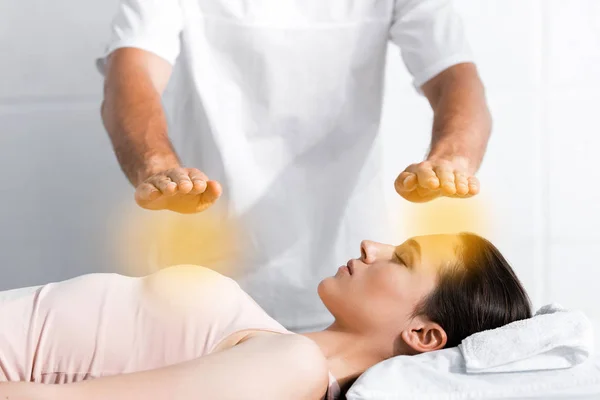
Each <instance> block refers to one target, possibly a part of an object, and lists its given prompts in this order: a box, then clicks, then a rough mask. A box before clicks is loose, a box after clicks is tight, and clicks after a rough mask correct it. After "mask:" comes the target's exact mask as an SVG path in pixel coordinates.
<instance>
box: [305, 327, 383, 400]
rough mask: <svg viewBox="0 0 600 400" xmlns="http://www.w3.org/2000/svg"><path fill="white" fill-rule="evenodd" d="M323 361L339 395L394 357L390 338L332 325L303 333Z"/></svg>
mask: <svg viewBox="0 0 600 400" xmlns="http://www.w3.org/2000/svg"><path fill="white" fill-rule="evenodd" d="M303 336H306V337H308V338H309V339H311V340H313V341H314V342H315V343H317V345H318V346H319V347H320V348H321V351H322V352H323V354H324V355H325V357H327V362H328V365H329V371H330V372H331V374H332V375H333V376H335V378H336V379H337V381H338V384H339V385H340V388H341V389H342V392H345V390H347V388H348V387H349V386H350V385H351V384H352V383H353V382H354V381H355V380H356V378H358V377H359V376H360V375H361V374H362V373H363V372H365V371H366V370H367V369H368V368H370V367H372V366H373V365H375V364H377V363H379V362H381V361H383V360H386V359H388V358H390V357H392V356H393V355H394V339H393V338H387V339H386V338H377V337H376V335H374V334H368V335H367V334H366V333H356V332H350V331H348V330H345V329H344V328H343V327H342V326H340V325H339V324H337V323H334V324H333V325H331V326H330V327H329V328H327V329H325V330H323V331H319V332H310V333H304V334H303Z"/></svg>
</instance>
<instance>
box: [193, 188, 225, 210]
mask: <svg viewBox="0 0 600 400" xmlns="http://www.w3.org/2000/svg"><path fill="white" fill-rule="evenodd" d="M222 192H223V189H222V188H221V184H219V182H217V181H208V182H207V183H206V190H205V191H204V193H202V194H200V201H199V203H198V207H197V209H196V212H201V211H204V210H206V209H207V208H209V207H210V206H212V205H213V203H214V202H215V201H217V199H218V198H219V197H221V193H222Z"/></svg>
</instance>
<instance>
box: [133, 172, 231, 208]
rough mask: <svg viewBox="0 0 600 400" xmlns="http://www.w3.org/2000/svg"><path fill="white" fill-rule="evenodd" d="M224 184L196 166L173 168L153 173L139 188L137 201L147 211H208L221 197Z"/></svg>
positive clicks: (136, 192)
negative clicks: (209, 177)
mask: <svg viewBox="0 0 600 400" xmlns="http://www.w3.org/2000/svg"><path fill="white" fill-rule="evenodd" d="M221 192H222V189H221V185H220V184H219V183H218V182H216V181H210V180H208V178H207V176H206V175H204V173H202V172H201V171H199V170H197V169H195V168H173V169H169V170H166V171H163V172H160V173H157V174H154V175H152V176H150V177H149V178H148V179H146V180H145V181H143V182H142V183H141V184H140V185H138V187H137V188H136V191H135V201H136V202H137V204H138V205H139V206H140V207H142V208H145V209H147V210H171V211H175V212H178V213H181V214H193V213H198V212H201V211H204V210H206V209H207V208H208V207H210V206H212V205H213V203H214V202H215V201H217V199H218V198H219V197H220V196H221Z"/></svg>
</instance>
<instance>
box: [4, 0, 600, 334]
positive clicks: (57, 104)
mask: <svg viewBox="0 0 600 400" xmlns="http://www.w3.org/2000/svg"><path fill="white" fill-rule="evenodd" d="M117 3H118V0H104V1H101V2H81V1H74V0H59V1H52V2H48V1H41V0H20V1H18V2H15V1H12V0H0V171H1V172H0V176H1V177H2V178H0V201H1V202H2V203H1V205H2V206H1V207H0V226H1V227H2V229H0V255H1V258H2V263H0V289H5V288H11V287H16V286H25V285H31V284H36V283H41V282H47V281H50V280H58V279H65V278H68V277H71V276H75V275H79V274H83V273H88V272H98V271H119V270H121V268H122V265H120V264H119V262H120V261H119V258H118V257H117V256H116V254H115V253H116V250H115V237H114V236H113V234H114V232H113V228H114V226H115V225H116V224H118V222H119V221H118V218H119V215H120V214H119V213H118V212H117V211H119V212H120V211H121V210H123V209H127V210H132V211H131V212H134V213H135V212H137V211H136V210H135V207H131V204H132V198H131V196H132V191H131V189H130V188H129V186H128V184H127V182H126V181H125V179H124V177H123V175H122V174H121V172H120V170H119V167H118V166H117V164H116V161H115V158H114V156H113V154H112V153H111V149H110V144H109V141H108V139H107V136H106V134H105V133H104V131H103V128H102V125H101V121H100V118H99V105H100V98H101V97H100V96H101V89H102V87H101V85H102V80H101V78H100V76H99V75H98V74H97V72H96V70H95V67H94V58H95V57H96V56H97V55H99V54H100V53H101V52H102V50H103V48H104V41H105V40H106V38H107V37H108V23H109V21H110V19H111V18H112V14H113V12H114V10H115V8H116V5H117ZM456 8H457V10H459V11H460V13H461V14H462V15H463V17H464V20H465V23H466V28H467V32H468V34H469V36H470V40H471V43H472V47H473V50H474V52H475V55H476V57H477V59H478V66H479V69H480V73H481V75H482V77H483V79H484V82H485V84H486V87H487V91H488V99H489V103H490V107H491V109H492V113H493V116H494V133H493V137H492V139H491V142H490V146H489V151H488V154H487V157H486V159H485V162H484V165H483V167H482V169H481V171H480V175H479V177H480V179H481V181H482V190H483V193H482V197H484V196H485V197H484V198H485V199H487V200H486V201H488V202H489V204H488V209H489V210H491V211H490V212H491V213H492V214H493V219H494V225H493V231H491V232H489V236H490V238H491V239H492V240H493V241H494V242H495V243H496V244H497V245H498V246H499V247H500V249H501V250H502V251H503V252H504V253H505V255H506V256H507V258H508V259H509V260H511V261H512V262H513V264H514V266H515V269H516V270H517V272H518V274H519V276H521V277H522V279H523V281H524V283H525V285H526V286H527V289H528V290H529V292H530V294H531V297H532V299H533V300H534V302H535V305H536V306H537V305H540V304H541V303H544V302H550V301H556V302H560V303H563V304H564V305H567V306H569V307H577V308H581V309H583V310H585V311H586V312H587V313H588V314H589V315H590V316H592V317H594V318H595V319H596V321H597V322H600V308H599V307H597V304H599V303H600V301H599V300H600V294H599V292H600V290H599V289H600V284H599V281H600V266H598V265H597V264H598V261H597V260H598V259H599V258H600V246H599V244H600V230H598V229H597V227H598V226H599V225H600V212H599V208H600V207H599V205H600V189H599V187H598V186H599V182H600V167H599V165H598V162H597V160H598V156H597V154H598V151H599V150H598V149H600V128H599V127H598V122H597V121H598V114H599V112H598V109H599V107H600V94H599V93H600V73H599V72H600V23H599V21H600V2H599V1H596V0H570V1H568V2H567V1H561V0H484V1H474V0H456ZM390 51H391V53H390V57H389V65H388V68H387V71H388V76H387V91H386V98H385V109H384V115H383V122H382V135H383V137H384V140H385V141H386V142H387V144H388V145H387V146H386V149H387V150H386V154H385V160H384V161H385V166H386V171H387V172H386V174H387V175H388V177H389V179H390V182H392V181H393V179H394V178H395V176H396V175H397V174H398V173H399V172H400V171H401V170H402V169H404V168H405V167H406V165H408V164H409V163H412V162H416V161H419V159H420V158H421V157H422V156H423V155H424V154H425V153H426V150H427V147H428V144H429V131H430V127H431V111H430V110H429V106H428V104H427V102H426V101H425V100H424V99H423V98H421V97H419V96H418V95H417V94H416V93H415V92H414V91H413V89H412V87H411V85H410V77H409V76H408V74H407V72H406V70H405V69H404V66H403V65H402V63H401V61H400V58H399V56H398V52H397V49H395V48H393V47H390ZM386 195H387V196H389V197H390V201H391V202H392V203H393V204H396V205H398V209H399V210H403V209H404V207H405V205H404V204H403V203H402V202H401V201H400V200H399V199H398V198H397V197H396V195H395V194H394V192H393V189H392V185H391V184H390V191H389V192H388V193H386ZM598 331H600V324H599V325H598ZM599 338H600V335H599Z"/></svg>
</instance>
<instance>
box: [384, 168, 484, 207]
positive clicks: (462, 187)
mask: <svg viewBox="0 0 600 400" xmlns="http://www.w3.org/2000/svg"><path fill="white" fill-rule="evenodd" d="M394 186H395V188H396V192H398V194H399V195H400V196H402V197H404V198H405V199H406V200H408V201H411V202H413V203H424V202H427V201H431V200H433V199H436V198H438V197H442V196H445V197H452V198H469V197H473V196H475V195H476V194H478V193H479V180H478V179H477V178H476V177H475V176H474V175H473V174H472V173H470V172H469V167H468V163H467V162H466V160H465V159H463V158H458V157H456V158H446V159H439V158H438V159H429V160H426V161H423V162H421V163H418V164H412V165H409V166H408V167H407V168H406V169H405V170H404V171H403V172H402V173H401V174H400V175H399V176H398V178H397V179H396V181H395V182H394Z"/></svg>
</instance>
